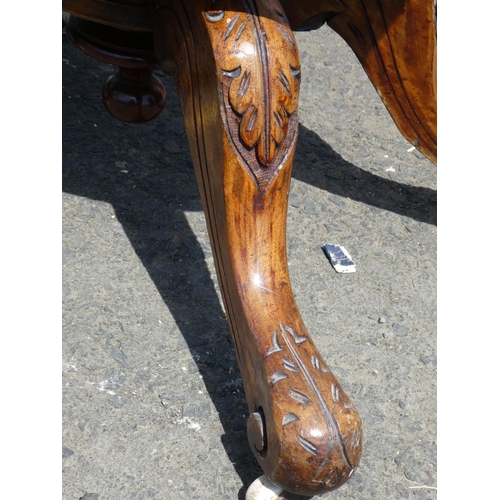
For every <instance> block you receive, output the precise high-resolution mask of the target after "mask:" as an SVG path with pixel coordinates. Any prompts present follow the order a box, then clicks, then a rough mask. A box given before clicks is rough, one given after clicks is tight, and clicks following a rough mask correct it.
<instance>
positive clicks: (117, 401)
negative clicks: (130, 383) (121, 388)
mask: <svg viewBox="0 0 500 500" xmlns="http://www.w3.org/2000/svg"><path fill="white" fill-rule="evenodd" d="M108 403H109V404H110V405H111V406H112V407H113V408H122V407H123V406H125V400H124V399H123V398H122V397H121V396H112V397H111V398H109V399H108Z"/></svg>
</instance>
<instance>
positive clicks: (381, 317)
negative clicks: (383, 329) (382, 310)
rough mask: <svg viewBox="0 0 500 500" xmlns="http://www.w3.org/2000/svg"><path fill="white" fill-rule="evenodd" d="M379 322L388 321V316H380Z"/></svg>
mask: <svg viewBox="0 0 500 500" xmlns="http://www.w3.org/2000/svg"><path fill="white" fill-rule="evenodd" d="M378 322H379V323H387V318H386V317H385V316H380V318H379V319H378Z"/></svg>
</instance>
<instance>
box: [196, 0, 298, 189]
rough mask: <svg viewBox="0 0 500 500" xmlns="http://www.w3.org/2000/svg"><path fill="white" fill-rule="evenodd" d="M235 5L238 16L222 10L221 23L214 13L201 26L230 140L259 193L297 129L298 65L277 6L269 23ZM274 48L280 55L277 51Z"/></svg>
mask: <svg viewBox="0 0 500 500" xmlns="http://www.w3.org/2000/svg"><path fill="white" fill-rule="evenodd" d="M271 3H275V2H272V1H271ZM240 4H241V7H242V8H241V7H240V9H239V11H236V10H235V11H229V10H226V11H224V14H223V17H222V18H220V15H219V13H218V12H217V15H214V14H210V15H209V14H208V13H207V14H206V19H207V23H206V24H207V26H208V28H209V33H210V37H211V40H212V45H213V48H214V50H216V51H218V53H219V54H220V55H221V57H220V58H219V59H218V63H219V65H220V69H221V73H222V83H223V93H224V101H225V102H224V113H225V116H226V120H227V124H226V126H227V129H228V132H229V136H230V138H231V141H232V143H233V147H234V148H235V149H236V150H237V151H238V152H239V153H240V155H241V157H242V158H243V160H244V163H245V166H246V167H247V169H249V170H250V171H251V173H252V174H253V175H254V178H255V180H256V181H257V184H258V186H259V187H260V188H261V189H263V188H264V187H265V186H266V185H267V184H268V183H269V180H270V178H272V176H273V173H274V171H276V170H277V169H278V168H279V166H280V164H281V163H282V161H283V159H284V158H285V155H286V149H287V147H289V146H290V144H291V142H292V141H291V136H293V135H295V134H296V130H297V128H298V119H297V106H298V95H299V84H300V62H299V55H298V51H297V47H296V43H295V39H294V36H293V33H292V31H291V29H290V27H289V26H288V24H287V22H286V17H284V15H283V14H282V13H281V11H280V9H281V7H280V6H276V7H275V8H274V10H272V11H271V13H272V16H271V17H270V18H268V17H265V16H259V15H258V14H259V13H258V8H257V3H256V2H255V1H254V0H241V2H240ZM271 39H272V43H273V50H270V48H269V44H270V40H271ZM277 46H281V47H282V49H283V50H276V47H277ZM287 138H288V139H289V140H287Z"/></svg>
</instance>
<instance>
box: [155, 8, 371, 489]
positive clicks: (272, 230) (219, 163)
mask: <svg viewBox="0 0 500 500" xmlns="http://www.w3.org/2000/svg"><path fill="white" fill-rule="evenodd" d="M150 8H151V16H152V19H153V21H154V36H155V47H156V50H157V58H158V60H159V61H160V64H161V65H162V67H165V68H168V69H169V71H171V69H172V68H173V67H174V65H175V66H176V67H177V75H176V81H177V88H178V92H179V95H180V100H181V105H182V108H183V114H184V120H185V123H186V129H187V135H188V139H189V144H190V148H191V153H192V156H193V162H194V164H195V168H196V174H197V178H198V183H199V188H200V192H201V196H202V199H203V204H204V209H205V214H206V219H207V225H208V229H209V233H210V238H211V243H212V248H213V252H214V256H215V261H216V267H217V274H218V279H219V283H220V287H221V290H222V295H223V299H224V304H225V309H226V314H227V318H228V322H229V326H230V329H231V333H232V336H233V340H234V343H235V346H236V351H237V356H238V362H239V366H240V370H241V374H242V379H243V383H244V386H245V393H246V397H247V402H248V406H249V410H250V418H249V419H248V438H249V442H250V447H251V449H252V451H253V453H254V454H255V456H256V458H257V460H258V461H259V463H260V464H261V466H262V468H263V470H264V472H265V474H266V475H267V476H268V478H269V479H270V480H271V481H272V483H273V484H274V485H277V486H278V487H280V488H283V489H284V490H286V491H289V492H293V493H296V494H301V495H314V494H320V493H323V492H325V491H329V490H332V489H335V488H337V487H339V486H341V485H342V484H343V483H344V482H345V481H347V479H348V478H349V477H350V476H351V475H352V473H353V472H354V470H355V469H356V467H357V465H358V463H359V459H360V454H361V439H362V430H361V421H360V418H359V416H358V413H357V412H356V409H355V408H354V405H353V403H352V401H351V400H350V399H349V397H348V396H347V394H346V393H345V392H344V391H343V389H342V387H341V386H340V384H339V382H338V380H337V379H336V378H335V376H334V375H333V373H332V372H331V371H330V369H329V368H328V366H327V364H326V363H325V361H324V360H323V358H322V357H321V355H320V354H319V352H318V351H317V349H316V347H315V345H314V343H313V341H312V339H311V337H310V336H309V333H308V332H307V330H306V327H305V325H304V323H303V321H302V318H301V316H300V313H299V311H298V309H297V306H296V304H295V300H294V297H293V294H292V288H291V283H290V277H289V274H288V267H287V256H286V241H285V224H286V214H287V202H288V192H289V186H290V176H291V169H292V161H293V154H294V150H295V144H296V140H297V132H298V111H297V105H298V95H299V84H300V62H299V54H298V50H297V45H296V42H295V38H294V35H293V32H292V31H291V29H290V27H289V24H288V21H287V19H286V16H285V14H284V13H283V10H282V8H281V5H280V4H279V3H278V2H277V1H275V0H266V1H261V0H225V1H222V2H217V1H211V2H210V1H200V0H154V1H152V2H151V5H150Z"/></svg>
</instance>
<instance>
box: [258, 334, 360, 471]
mask: <svg viewBox="0 0 500 500" xmlns="http://www.w3.org/2000/svg"><path fill="white" fill-rule="evenodd" d="M280 331H281V338H282V339H283V341H284V343H285V344H286V346H287V348H288V349H287V350H288V352H289V353H290V355H291V357H292V358H293V360H294V363H293V362H291V361H290V360H289V359H287V358H282V362H283V365H284V366H285V368H287V369H288V370H291V371H293V372H296V373H300V374H302V376H303V378H304V379H305V382H306V383H307V385H308V386H309V387H310V389H311V390H312V392H313V394H314V396H315V398H316V400H317V402H318V404H319V408H320V411H321V414H322V416H323V418H324V420H325V423H326V427H327V431H328V446H327V452H326V454H325V457H324V458H323V460H322V462H321V464H320V465H319V467H318V469H317V471H316V474H315V476H314V478H313V480H314V479H315V478H316V477H318V475H319V474H320V473H321V472H322V471H323V469H324V468H325V466H326V465H327V463H328V462H329V460H330V456H331V454H332V451H333V447H334V440H335V441H336V442H337V443H338V446H339V449H340V452H341V455H342V459H343V460H344V462H345V464H346V466H347V467H348V468H349V469H350V470H351V471H352V470H353V466H352V464H351V462H350V460H349V458H348V456H347V452H346V448H345V444H344V440H343V439H342V435H341V432H340V429H339V424H338V422H337V420H336V418H335V417H334V415H333V414H332V411H331V410H330V408H329V407H328V404H327V402H326V400H325V398H324V397H323V395H322V394H321V391H320V390H319V388H318V386H317V384H316V382H315V381H314V377H313V375H312V374H311V372H310V371H309V370H308V368H307V366H306V364H305V362H304V361H303V360H302V358H301V355H300V354H299V352H298V351H297V350H296V349H295V348H294V346H293V343H295V344H296V345H297V346H300V345H301V344H302V343H303V342H306V341H307V340H308V338H307V337H304V336H300V335H298V334H297V333H296V332H295V331H294V330H293V329H292V328H290V327H288V326H284V325H282V324H280ZM271 341H272V344H273V347H272V348H271V349H269V351H268V352H267V354H266V356H265V357H267V356H269V355H271V354H275V353H278V352H281V351H285V349H284V348H283V347H282V346H281V345H280V343H279V341H278V334H277V331H274V332H273V335H272V340H271ZM285 352H286V351H285ZM311 366H312V367H313V369H315V370H318V371H319V370H320V362H319V359H318V357H317V356H315V355H314V354H313V355H311ZM299 370H300V372H299ZM278 373H282V372H277V373H276V374H275V375H273V377H272V381H274V383H272V385H274V384H275V383H276V382H279V380H282V379H284V378H285V377H279V378H278V377H277V374H278ZM286 378H288V377H286ZM331 395H332V401H333V404H338V403H339V401H340V399H339V388H338V387H337V386H335V384H332V386H331ZM289 396H290V397H291V398H292V399H294V400H295V401H297V402H298V403H300V404H306V405H307V404H311V403H312V400H311V399H310V397H309V396H307V395H306V394H304V393H302V392H301V391H298V390H296V389H290V391H289ZM343 406H344V407H345V408H351V409H354V407H353V406H352V405H351V404H350V403H349V402H348V401H345V402H344V405H343ZM288 415H289V414H287V415H286V416H285V417H284V419H283V422H285V419H286V420H287V421H286V423H290V422H291V421H292V420H290V417H288ZM283 425H285V424H283ZM297 438H298V440H299V444H300V445H301V446H302V448H304V449H305V450H306V451H308V452H310V453H312V454H313V455H315V456H316V455H317V454H318V448H317V447H316V445H315V444H314V443H312V442H310V441H309V440H307V439H305V438H304V437H303V436H300V435H298V436H297Z"/></svg>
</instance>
